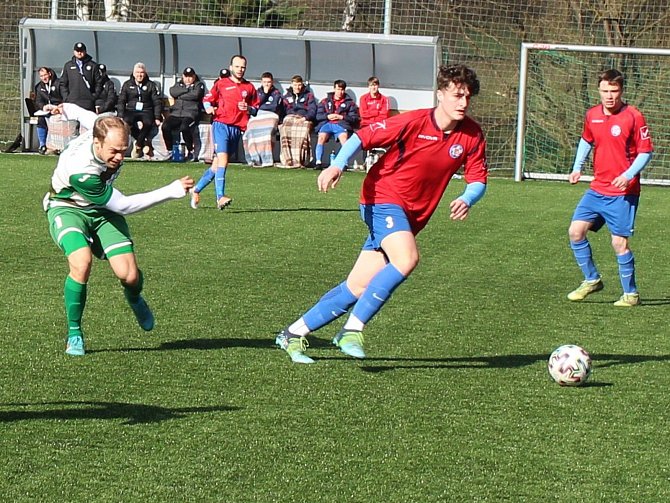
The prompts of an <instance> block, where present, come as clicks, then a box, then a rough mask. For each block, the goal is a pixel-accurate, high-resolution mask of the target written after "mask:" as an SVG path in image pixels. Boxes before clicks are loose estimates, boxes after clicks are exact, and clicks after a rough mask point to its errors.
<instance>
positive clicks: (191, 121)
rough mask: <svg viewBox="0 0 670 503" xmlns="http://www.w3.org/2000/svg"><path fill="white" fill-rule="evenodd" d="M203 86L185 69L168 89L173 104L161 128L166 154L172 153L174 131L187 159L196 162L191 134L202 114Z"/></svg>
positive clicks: (188, 69)
mask: <svg viewBox="0 0 670 503" xmlns="http://www.w3.org/2000/svg"><path fill="white" fill-rule="evenodd" d="M205 91H206V89H205V84H204V83H203V82H202V81H201V80H200V78H199V77H198V74H197V73H195V70H194V69H193V68H191V67H190V66H189V67H186V68H184V71H183V72H182V77H181V79H179V80H178V81H177V82H176V83H175V85H173V86H172V87H171V88H170V96H172V97H173V98H174V104H173V105H172V106H171V107H170V115H169V116H168V118H167V119H165V121H163V125H162V126H161V133H162V134H163V140H165V147H166V148H167V150H168V152H171V151H172V145H173V144H174V135H175V131H176V132H177V133H180V134H181V136H182V138H183V139H184V143H185V144H186V150H187V151H188V152H187V155H186V158H187V159H192V160H194V161H197V160H198V156H197V153H196V152H194V146H193V133H194V132H195V130H196V128H197V127H198V120H199V118H200V113H201V112H202V110H203V109H202V99H203V98H204V97H205Z"/></svg>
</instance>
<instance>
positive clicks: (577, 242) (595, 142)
mask: <svg viewBox="0 0 670 503" xmlns="http://www.w3.org/2000/svg"><path fill="white" fill-rule="evenodd" d="M623 86H624V77H623V75H622V74H621V72H619V71H618V70H607V71H605V72H603V73H601V74H600V76H599V78H598V93H599V94H600V105H596V106H594V107H592V108H590V109H589V110H588V111H587V112H586V119H585V120H584V130H583V132H582V137H581V139H580V140H579V146H578V147H577V154H576V156H575V162H574V165H573V167H572V172H571V173H570V177H569V180H570V183H572V184H575V183H577V182H578V181H579V179H580V177H581V175H582V166H583V165H584V162H585V161H586V158H587V157H588V155H589V153H590V152H591V150H592V149H594V156H593V181H592V182H591V186H590V188H589V189H588V190H587V191H586V193H585V194H584V196H583V197H582V199H581V201H579V204H578V205H577V208H576V209H575V212H574V214H573V215H572V222H571V223H570V228H569V230H568V235H569V237H570V247H571V248H572V251H573V253H574V255H575V259H576V260H577V264H578V265H579V267H580V269H581V270H582V273H584V281H583V282H582V284H581V285H579V287H577V289H575V290H573V291H572V292H570V293H569V294H568V299H570V300H572V301H580V300H583V299H584V298H586V296H587V295H589V294H591V293H593V292H597V291H599V290H602V289H603V282H602V279H601V277H600V273H599V272H598V269H597V268H596V265H595V263H594V261H593V255H592V253H591V245H590V244H589V241H588V240H587V239H586V234H587V232H588V231H593V232H598V230H600V228H601V227H602V226H603V224H607V227H608V228H609V231H610V234H611V235H612V248H614V253H615V254H616V259H617V262H618V264H619V279H620V280H621V286H622V287H623V295H622V296H621V298H619V300H617V301H616V302H615V303H614V305H615V306H618V307H630V306H636V305H638V304H639V303H640V294H639V293H638V291H637V285H636V283H635V261H634V258H633V252H632V251H631V250H630V248H629V247H628V239H629V238H630V237H631V236H632V235H633V228H634V225H635V214H636V212H637V206H638V202H639V200H640V172H641V171H642V170H643V169H644V167H645V166H646V165H647V164H648V163H649V161H650V160H651V154H652V151H653V147H652V144H651V136H650V134H649V128H648V127H647V123H646V121H645V119H644V116H643V115H642V113H641V112H640V111H639V110H638V109H636V108H635V107H633V106H631V105H628V104H626V103H624V102H623V101H622V99H621V97H622V95H623Z"/></svg>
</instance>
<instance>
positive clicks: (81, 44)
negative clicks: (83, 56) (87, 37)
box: [72, 42, 86, 52]
mask: <svg viewBox="0 0 670 503" xmlns="http://www.w3.org/2000/svg"><path fill="white" fill-rule="evenodd" d="M72 50H73V51H82V52H86V44H85V43H84V42H77V43H76V44H74V48H73V49H72Z"/></svg>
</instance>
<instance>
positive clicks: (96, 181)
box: [45, 131, 120, 209]
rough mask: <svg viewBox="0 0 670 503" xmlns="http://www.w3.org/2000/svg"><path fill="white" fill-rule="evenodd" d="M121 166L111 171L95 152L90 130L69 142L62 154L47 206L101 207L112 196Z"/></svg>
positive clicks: (52, 178) (54, 173)
mask: <svg viewBox="0 0 670 503" xmlns="http://www.w3.org/2000/svg"><path fill="white" fill-rule="evenodd" d="M119 170H120V167H119V169H117V170H108V168H107V166H106V165H105V163H104V162H102V161H101V160H100V159H98V158H97V157H96V156H95V154H94V152H93V132H92V131H87V132H86V133H84V134H83V135H81V136H79V137H78V138H77V139H75V140H73V141H72V142H70V144H69V145H68V146H67V148H66V149H65V150H63V152H62V153H61V154H60V157H59V159H58V164H57V165H56V169H55V170H54V172H53V175H52V176H51V192H50V193H49V194H48V205H45V206H47V208H46V209H48V208H56V207H71V208H81V209H94V208H100V207H102V206H104V205H105V204H107V203H108V202H109V200H110V198H111V197H112V191H113V189H112V182H114V180H115V179H116V177H117V176H119Z"/></svg>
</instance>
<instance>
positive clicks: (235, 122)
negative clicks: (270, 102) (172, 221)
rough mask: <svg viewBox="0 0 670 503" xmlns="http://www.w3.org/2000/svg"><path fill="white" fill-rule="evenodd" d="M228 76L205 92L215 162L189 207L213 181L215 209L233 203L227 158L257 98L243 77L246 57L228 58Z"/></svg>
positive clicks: (256, 104) (194, 207) (204, 176)
mask: <svg viewBox="0 0 670 503" xmlns="http://www.w3.org/2000/svg"><path fill="white" fill-rule="evenodd" d="M229 70H230V75H229V76H227V77H221V78H220V79H218V80H217V81H216V82H215V83H214V85H213V86H212V90H211V91H210V92H209V93H207V95H206V96H205V99H204V100H203V104H204V105H205V112H207V113H208V114H211V115H214V121H213V122H212V136H213V137H214V154H215V156H214V160H213V161H212V166H211V167H209V168H207V169H206V170H205V172H204V173H203V175H202V178H200V180H199V181H198V183H197V184H196V185H195V188H194V189H193V192H192V194H191V207H192V208H193V209H196V208H197V207H198V204H199V203H200V192H201V191H202V189H204V188H205V187H207V185H209V184H210V182H211V181H212V179H214V187H215V189H216V206H217V207H218V208H219V209H220V210H223V209H224V208H225V207H226V206H228V205H229V204H230V203H231V202H232V200H233V199H232V198H231V197H229V196H226V192H225V190H226V168H227V167H228V159H229V158H230V155H231V154H233V153H235V152H237V148H238V145H239V143H240V138H241V137H242V133H244V131H245V130H246V129H247V123H248V122H249V115H256V112H257V111H258V105H259V103H258V95H257V94H256V88H255V87H254V85H253V84H252V83H251V82H249V81H247V80H246V79H245V78H244V73H245V72H246V71H247V58H245V57H244V56H240V55H236V56H233V57H232V58H231V59H230V67H229Z"/></svg>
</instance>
